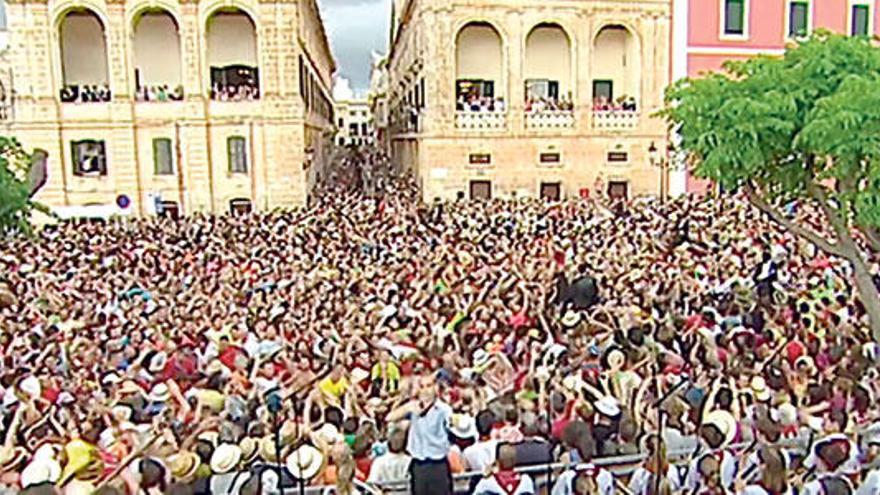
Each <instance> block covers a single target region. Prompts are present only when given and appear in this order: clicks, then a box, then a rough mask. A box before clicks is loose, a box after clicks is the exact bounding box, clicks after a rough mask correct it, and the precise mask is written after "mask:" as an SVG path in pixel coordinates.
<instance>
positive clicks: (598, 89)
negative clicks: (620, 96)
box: [593, 79, 614, 101]
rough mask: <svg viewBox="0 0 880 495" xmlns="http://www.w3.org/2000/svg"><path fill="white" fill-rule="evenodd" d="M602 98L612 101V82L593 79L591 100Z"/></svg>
mask: <svg viewBox="0 0 880 495" xmlns="http://www.w3.org/2000/svg"><path fill="white" fill-rule="evenodd" d="M599 98H602V99H604V100H605V101H614V83H613V82H612V81H607V80H598V79H597V80H594V81H593V100H596V99H599Z"/></svg>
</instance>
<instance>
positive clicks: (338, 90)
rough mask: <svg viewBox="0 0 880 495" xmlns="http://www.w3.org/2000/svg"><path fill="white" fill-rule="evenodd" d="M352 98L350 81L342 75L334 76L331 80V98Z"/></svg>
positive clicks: (352, 92) (337, 99)
mask: <svg viewBox="0 0 880 495" xmlns="http://www.w3.org/2000/svg"><path fill="white" fill-rule="evenodd" d="M353 98H354V91H353V90H352V89H351V82H349V80H348V79H346V78H345V77H342V76H336V77H335V81H333V99H334V100H336V101H340V100H351V99H353Z"/></svg>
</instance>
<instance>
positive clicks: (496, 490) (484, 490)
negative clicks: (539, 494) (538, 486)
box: [474, 474, 535, 495]
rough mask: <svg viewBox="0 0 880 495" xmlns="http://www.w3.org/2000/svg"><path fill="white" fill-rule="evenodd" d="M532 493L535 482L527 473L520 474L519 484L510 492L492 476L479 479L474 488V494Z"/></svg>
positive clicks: (520, 494)
mask: <svg viewBox="0 0 880 495" xmlns="http://www.w3.org/2000/svg"><path fill="white" fill-rule="evenodd" d="M534 493H535V482H534V481H532V477H531V476H529V475H527V474H522V475H520V477H519V484H518V485H517V486H516V490H514V491H512V492H508V491H506V490H505V489H504V488H502V487H501V485H500V484H499V483H498V480H497V479H495V477H494V476H489V477H488V478H483V479H481V480H480V482H479V483H477V486H476V487H475V488H474V495H488V494H491V495H508V494H510V495H531V494H534Z"/></svg>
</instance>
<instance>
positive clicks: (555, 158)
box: [540, 153, 562, 163]
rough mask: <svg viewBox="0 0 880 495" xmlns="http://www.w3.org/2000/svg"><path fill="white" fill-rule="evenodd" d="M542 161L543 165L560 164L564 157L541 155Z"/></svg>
mask: <svg viewBox="0 0 880 495" xmlns="http://www.w3.org/2000/svg"><path fill="white" fill-rule="evenodd" d="M540 160H541V163H559V162H560V161H562V157H561V156H560V154H559V153H541V155H540Z"/></svg>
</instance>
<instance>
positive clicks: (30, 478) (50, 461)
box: [21, 456, 61, 488]
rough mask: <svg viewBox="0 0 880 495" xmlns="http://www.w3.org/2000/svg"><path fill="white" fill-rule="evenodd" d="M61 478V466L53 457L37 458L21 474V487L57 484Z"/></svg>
mask: <svg viewBox="0 0 880 495" xmlns="http://www.w3.org/2000/svg"><path fill="white" fill-rule="evenodd" d="M60 477H61V464H59V463H58V461H56V460H55V459H54V458H52V457H37V456H34V459H33V460H32V461H31V462H30V464H28V465H27V466H25V468H24V470H22V472H21V487H22V488H27V487H29V486H33V485H39V484H42V483H55V482H56V481H58V479H59V478H60Z"/></svg>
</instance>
